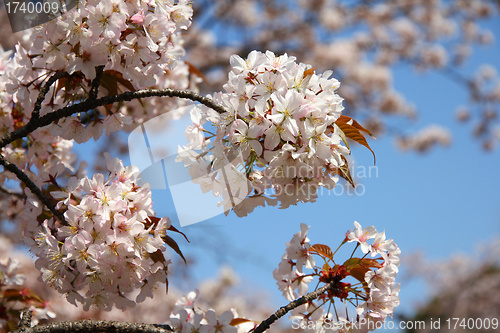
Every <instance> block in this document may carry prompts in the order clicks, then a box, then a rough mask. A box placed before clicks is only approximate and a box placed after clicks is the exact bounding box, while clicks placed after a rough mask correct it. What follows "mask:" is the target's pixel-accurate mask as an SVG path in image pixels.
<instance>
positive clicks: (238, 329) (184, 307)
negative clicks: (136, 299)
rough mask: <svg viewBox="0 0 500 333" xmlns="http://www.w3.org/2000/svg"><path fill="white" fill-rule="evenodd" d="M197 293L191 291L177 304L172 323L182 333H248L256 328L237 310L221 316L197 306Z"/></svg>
mask: <svg viewBox="0 0 500 333" xmlns="http://www.w3.org/2000/svg"><path fill="white" fill-rule="evenodd" d="M197 297H198V292H197V291H191V292H190V293H188V294H187V295H186V296H184V297H182V298H181V299H180V300H178V301H177V302H176V303H175V307H174V309H173V311H172V313H171V315H170V323H171V325H172V327H173V328H174V329H175V330H176V331H177V332H182V333H192V332H200V333H217V332H220V333H246V332H249V331H250V330H253V329H254V328H255V327H256V323H255V322H254V321H251V320H249V319H244V318H239V316H238V313H237V311H236V309H231V310H227V311H224V312H223V313H221V314H220V315H219V316H217V313H216V312H215V311H214V310H213V309H208V310H203V309H200V308H199V307H198V306H196V304H195V303H196V298H197Z"/></svg>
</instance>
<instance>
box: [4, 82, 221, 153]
mask: <svg viewBox="0 0 500 333" xmlns="http://www.w3.org/2000/svg"><path fill="white" fill-rule="evenodd" d="M147 97H179V98H184V99H189V100H192V101H196V102H199V103H201V104H203V105H205V106H207V107H209V108H211V109H213V110H215V111H217V112H219V113H224V112H226V109H225V108H224V107H223V106H222V105H220V104H218V103H216V102H214V101H213V100H212V99H210V98H208V97H205V96H201V95H198V94H197V93H195V92H193V91H187V90H175V89H146V90H137V91H127V92H125V93H122V94H119V95H112V96H106V97H101V98H99V99H95V100H89V99H87V100H85V101H83V102H81V103H77V104H72V105H70V106H66V107H64V108H61V109H59V110H56V111H54V112H51V113H48V114H46V115H44V116H42V117H40V118H38V119H36V120H35V121H30V122H29V123H28V124H26V125H25V126H23V127H21V128H19V129H18V130H16V131H14V132H10V133H9V134H7V135H5V136H4V137H3V138H2V139H1V140H0V148H2V147H5V146H6V145H8V144H9V143H11V142H13V141H15V140H17V139H21V138H24V137H25V136H27V135H28V134H29V133H31V132H33V131H35V130H36V129H38V128H40V127H44V126H47V125H49V124H50V123H52V122H54V121H57V120H59V119H62V118H64V117H68V116H71V115H72V114H74V113H78V112H85V111H88V110H92V109H94V108H96V107H99V106H103V105H107V104H112V103H116V102H124V101H131V100H134V99H140V98H147Z"/></svg>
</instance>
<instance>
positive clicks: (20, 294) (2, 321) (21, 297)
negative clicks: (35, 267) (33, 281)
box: [0, 258, 55, 332]
mask: <svg viewBox="0 0 500 333" xmlns="http://www.w3.org/2000/svg"><path fill="white" fill-rule="evenodd" d="M19 267H20V263H19V261H18V260H16V259H12V258H8V259H2V260H0V331H1V332H4V331H8V330H9V329H11V328H12V327H16V325H17V324H18V322H19V317H16V315H17V316H19V315H20V314H21V312H22V311H25V310H31V312H32V315H33V317H32V323H33V324H35V325H36V324H37V323H38V321H39V320H42V319H48V318H54V317H55V313H54V312H53V311H52V310H51V309H50V308H49V307H48V303H47V302H45V301H43V300H41V299H40V298H39V297H37V296H36V295H34V294H33V293H32V292H31V291H30V290H29V289H28V288H26V286H25V283H26V276H25V275H24V274H20V273H18V269H19Z"/></svg>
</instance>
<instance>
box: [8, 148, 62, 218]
mask: <svg viewBox="0 0 500 333" xmlns="http://www.w3.org/2000/svg"><path fill="white" fill-rule="evenodd" d="M0 164H1V165H3V167H4V168H5V169H6V170H8V171H10V172H12V173H13V174H15V175H16V176H17V178H18V179H19V180H20V181H22V182H23V183H24V185H26V186H27V187H28V188H29V189H30V191H31V193H33V194H34V195H36V196H37V198H38V199H39V200H40V201H41V202H42V203H43V204H44V205H45V206H46V207H47V208H48V209H50V211H51V212H52V214H54V216H56V217H57V218H58V219H59V221H61V223H63V224H66V223H65V222H66V220H65V219H64V215H63V213H61V211H59V210H58V209H57V208H56V206H55V205H54V204H53V203H52V202H51V201H50V199H49V198H47V197H46V196H45V194H43V193H42V191H41V190H40V189H39V188H38V186H37V185H36V184H35V183H33V181H32V180H31V179H30V178H29V177H28V175H27V174H25V173H24V172H23V171H22V170H21V169H19V168H18V167H17V166H16V165H15V164H12V163H10V162H8V161H7V160H5V159H4V158H3V156H0Z"/></svg>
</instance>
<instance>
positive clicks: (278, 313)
mask: <svg viewBox="0 0 500 333" xmlns="http://www.w3.org/2000/svg"><path fill="white" fill-rule="evenodd" d="M334 285H335V283H334V282H330V283H328V284H327V285H325V286H323V287H321V288H319V289H318V290H316V291H313V292H310V293H309V294H307V295H304V296H302V297H301V298H298V299H296V300H295V301H293V302H290V303H289V304H288V305H285V306H282V307H281V308H280V309H279V310H278V311H276V312H275V313H273V314H272V315H271V316H270V317H269V318H267V319H266V320H264V321H263V322H261V323H260V324H259V326H257V327H256V328H255V330H253V331H251V332H252V333H263V332H264V331H266V330H267V329H269V327H271V325H272V324H273V323H274V322H275V321H276V320H278V319H280V318H281V317H283V316H284V315H286V314H287V313H288V312H290V311H292V310H293V309H295V308H298V307H299V306H301V305H303V304H306V303H307V302H309V301H312V300H314V299H316V298H318V297H319V296H320V295H322V294H323V293H324V292H326V291H328V289H330V288H332V287H333V286H334Z"/></svg>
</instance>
